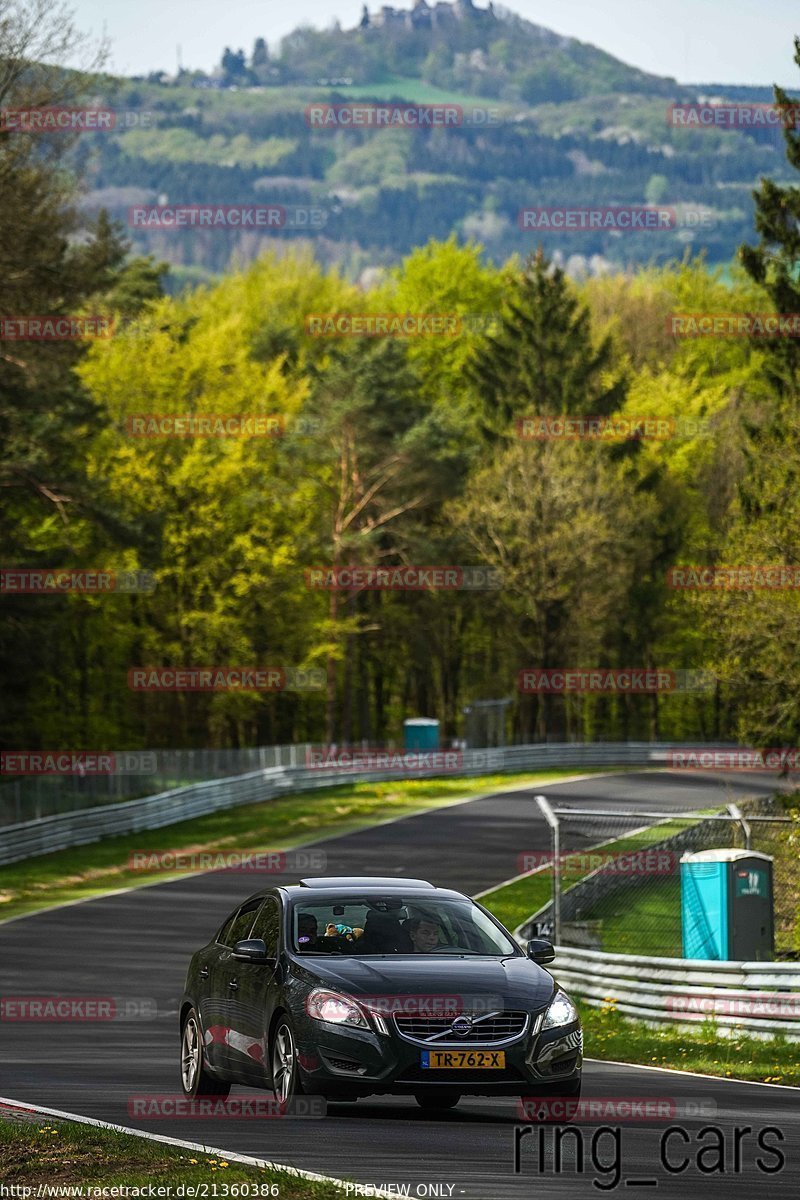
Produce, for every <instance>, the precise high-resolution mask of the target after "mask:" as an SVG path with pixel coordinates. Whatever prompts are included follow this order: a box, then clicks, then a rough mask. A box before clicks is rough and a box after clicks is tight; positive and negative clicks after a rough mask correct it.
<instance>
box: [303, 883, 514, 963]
mask: <svg viewBox="0 0 800 1200" xmlns="http://www.w3.org/2000/svg"><path fill="white" fill-rule="evenodd" d="M291 919H292V942H293V945H294V948H295V950H296V951H297V952H298V953H299V954H347V955H353V956H355V957H358V958H360V957H362V956H363V955H370V954H380V955H385V954H437V955H448V954H449V955H491V956H492V957H495V958H496V957H502V956H506V955H509V954H516V953H517V947H516V945H515V943H514V942H513V941H512V940H511V939H510V938H509V937H508V936H507V935H506V934H505V933H503V931H502V930H501V929H498V928H497V926H496V925H495V924H494V923H493V922H492V921H491V920H490V919H489V917H487V916H486V914H485V913H483V912H482V911H481V910H480V909H479V908H478V907H477V905H475V904H473V903H472V901H471V900H468V899H466V898H451V899H443V898H440V897H438V896H430V897H429V896H428V895H426V894H425V893H422V894H419V893H418V894H416V895H407V896H397V895H394V896H378V895H375V896H355V895H354V896H341V895H336V896H330V895H327V896H320V895H310V896H309V897H308V899H307V900H306V899H305V898H304V899H303V900H302V901H297V902H296V903H295V904H294V906H293V909H292V914H291Z"/></svg>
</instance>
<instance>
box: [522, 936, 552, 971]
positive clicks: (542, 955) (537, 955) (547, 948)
mask: <svg viewBox="0 0 800 1200" xmlns="http://www.w3.org/2000/svg"><path fill="white" fill-rule="evenodd" d="M555 956H556V952H555V950H554V949H553V943H552V942H548V940H547V938H531V940H530V941H529V942H528V958H532V959H533V961H534V962H535V963H539V964H540V966H543V965H544V964H545V963H551V962H552V961H553V959H554V958H555Z"/></svg>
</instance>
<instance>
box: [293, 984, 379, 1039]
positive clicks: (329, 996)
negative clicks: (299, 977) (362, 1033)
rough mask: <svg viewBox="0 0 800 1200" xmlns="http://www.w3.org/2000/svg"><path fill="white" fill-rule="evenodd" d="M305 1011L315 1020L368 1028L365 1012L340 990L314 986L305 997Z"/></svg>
mask: <svg viewBox="0 0 800 1200" xmlns="http://www.w3.org/2000/svg"><path fill="white" fill-rule="evenodd" d="M306 1012H307V1013H308V1015H309V1016H310V1017H313V1018H314V1020H315V1021H329V1022H330V1023H331V1024H332V1025H356V1026H358V1028H359V1029H369V1022H368V1021H367V1017H366V1014H365V1013H364V1011H363V1010H362V1009H361V1008H360V1007H359V1006H358V1005H357V1004H356V1002H355V1000H351V999H350V997H349V996H343V995H342V994H341V993H340V992H331V991H329V990H328V988H314V990H313V992H309V994H308V996H307V997H306Z"/></svg>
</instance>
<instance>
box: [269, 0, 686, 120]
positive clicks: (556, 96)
mask: <svg viewBox="0 0 800 1200" xmlns="http://www.w3.org/2000/svg"><path fill="white" fill-rule="evenodd" d="M259 57H260V61H259V62H257V63H256V64H254V65H251V69H252V71H253V72H254V74H255V78H256V79H257V80H258V81H259V82H264V83H266V82H270V81H272V82H279V83H284V84H285V83H300V84H302V83H308V82H310V81H317V80H319V79H335V78H336V79H342V78H345V79H348V80H350V81H351V82H352V83H353V84H355V85H359V84H368V83H381V82H382V81H383V80H384V79H386V78H387V77H388V76H398V75H399V76H411V77H414V78H417V79H420V80H422V81H423V82H424V83H429V84H433V85H435V86H437V87H443V88H449V89H452V90H455V91H460V92H466V93H468V94H472V95H480V96H486V97H491V98H496V99H501V100H512V101H519V100H522V101H525V102H526V103H528V104H538V103H540V102H541V101H544V100H555V101H558V100H574V99H578V98H580V97H583V96H592V95H603V94H605V93H608V92H619V91H624V92H634V93H636V92H645V93H647V94H649V95H668V94H670V93H671V92H674V91H675V88H676V83H675V80H674V79H664V78H661V77H659V76H657V75H648V74H647V73H646V72H644V71H639V70H637V69H636V68H635V67H629V66H626V65H625V64H624V63H622V62H620V61H619V60H618V59H616V58H614V57H612V55H610V54H606V53H605V52H604V51H602V50H598V49H597V48H596V47H595V46H590V45H587V44H585V43H583V42H579V41H577V40H576V39H575V38H569V37H562V36H560V35H559V34H556V33H553V32H551V31H550V30H549V29H544V28H542V27H541V26H540V25H534V24H532V23H531V22H530V21H526V20H524V19H523V18H522V17H519V16H517V15H515V14H514V13H512V12H509V11H507V10H505V9H497V10H496V9H494V8H493V6H492V4H491V3H490V4H489V6H488V8H485V9H481V8H477V7H476V6H475V5H474V4H473V3H472V0H455V3H453V4H448V3H443V2H441V0H440V2H439V3H436V4H431V5H429V4H428V3H427V2H426V0H416V3H415V4H414V7H413V8H412V9H410V10H400V9H394V8H391V7H388V6H386V7H383V8H382V9H380V10H379V11H378V12H377V13H370V12H368V10H367V8H366V6H365V7H364V10H363V14H362V18H361V22H360V24H359V26H358V27H356V28H355V29H348V30H342V29H338V28H334V29H331V30H324V31H320V30H315V29H309V28H303V29H298V30H297V31H296V32H295V33H293V34H291V35H290V36H289V37H287V38H285V39H284V40H283V42H282V44H281V46H280V49H279V51H278V53H277V54H276V55H275V57H274V59H271V58H269V55H267V56H266V57H264V56H263V55H260V56H259Z"/></svg>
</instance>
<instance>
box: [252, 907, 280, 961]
mask: <svg viewBox="0 0 800 1200" xmlns="http://www.w3.org/2000/svg"><path fill="white" fill-rule="evenodd" d="M279 925H280V918H279V913H278V902H277V900H273V899H272V898H271V897H269V896H268V897H267V899H266V900H265V901H264V903H263V904H262V906H261V908H260V910H259V913H258V916H257V917H256V919H255V923H254V925H253V928H252V929H251V931H250V937H251V938H262V939H263V940H264V942H265V943H266V946H267V954H268V955H269V957H270V958H276V957H277V953H278V929H279Z"/></svg>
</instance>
